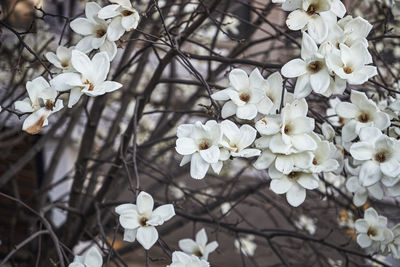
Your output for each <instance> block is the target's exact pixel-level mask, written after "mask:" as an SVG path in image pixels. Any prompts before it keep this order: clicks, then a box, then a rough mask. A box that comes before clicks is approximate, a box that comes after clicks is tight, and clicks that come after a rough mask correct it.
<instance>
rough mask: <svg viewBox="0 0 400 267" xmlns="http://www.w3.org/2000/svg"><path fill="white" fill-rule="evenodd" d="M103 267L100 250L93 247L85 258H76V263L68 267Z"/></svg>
mask: <svg viewBox="0 0 400 267" xmlns="http://www.w3.org/2000/svg"><path fill="white" fill-rule="evenodd" d="M101 266H103V257H102V255H101V253H100V252H99V249H98V248H97V247H95V246H93V247H91V248H90V249H89V250H88V252H87V253H86V254H85V256H75V258H74V261H73V262H72V263H70V264H69V265H68V267H101Z"/></svg>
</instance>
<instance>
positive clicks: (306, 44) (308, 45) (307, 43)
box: [301, 32, 318, 60]
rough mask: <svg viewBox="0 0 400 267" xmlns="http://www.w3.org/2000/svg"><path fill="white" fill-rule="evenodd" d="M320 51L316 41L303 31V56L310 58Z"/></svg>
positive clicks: (305, 58) (303, 57) (306, 58)
mask: <svg viewBox="0 0 400 267" xmlns="http://www.w3.org/2000/svg"><path fill="white" fill-rule="evenodd" d="M317 52H318V46H317V44H316V43H315V41H314V40H313V39H312V38H311V36H310V35H308V34H307V33H306V32H303V39H302V40H301V58H302V59H304V60H309V59H312V58H315V54H316V53H317Z"/></svg>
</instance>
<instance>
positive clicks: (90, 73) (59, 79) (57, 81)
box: [50, 50, 122, 107]
mask: <svg viewBox="0 0 400 267" xmlns="http://www.w3.org/2000/svg"><path fill="white" fill-rule="evenodd" d="M71 64H72V66H73V67H74V69H75V70H76V72H66V73H62V74H59V75H57V76H56V77H54V78H53V79H52V80H51V81H50V84H52V85H53V86H54V87H55V88H57V90H58V91H61V92H63V91H68V90H71V91H70V95H69V101H68V107H72V106H73V105H75V104H76V103H77V102H78V101H79V99H80V98H81V96H82V95H83V94H85V95H88V96H98V95H104V94H105V93H110V92H113V91H115V90H117V89H119V88H121V87H122V84H120V83H118V82H114V81H106V78H107V75H108V72H109V71H110V61H109V58H108V55H107V53H105V52H100V53H97V54H95V55H94V56H93V58H92V59H90V58H89V57H88V56H87V55H86V54H84V53H82V52H81V51H78V50H73V51H72V57H71Z"/></svg>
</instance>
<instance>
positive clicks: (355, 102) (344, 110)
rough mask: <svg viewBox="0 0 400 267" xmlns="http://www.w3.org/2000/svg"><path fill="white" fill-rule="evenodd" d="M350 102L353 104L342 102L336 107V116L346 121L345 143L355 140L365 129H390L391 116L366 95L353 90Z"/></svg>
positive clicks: (343, 129) (344, 129)
mask: <svg viewBox="0 0 400 267" xmlns="http://www.w3.org/2000/svg"><path fill="white" fill-rule="evenodd" d="M350 100H351V103H348V102H341V103H338V104H337V105H336V107H335V109H336V114H337V115H338V116H339V117H341V118H344V119H345V121H346V123H345V125H344V126H343V128H342V138H343V141H344V142H348V141H352V140H354V139H355V138H356V137H357V135H358V134H359V133H360V130H361V129H362V128H363V127H367V126H374V127H376V128H378V129H380V130H384V129H386V128H387V127H389V125H390V119H389V115H387V114H386V113H385V112H382V111H380V110H379V108H378V107H377V106H376V104H375V103H374V102H373V101H372V100H371V99H368V97H367V96H366V95H365V93H362V92H358V91H354V90H352V91H351V95H350Z"/></svg>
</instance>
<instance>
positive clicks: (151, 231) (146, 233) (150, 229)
mask: <svg viewBox="0 0 400 267" xmlns="http://www.w3.org/2000/svg"><path fill="white" fill-rule="evenodd" d="M136 239H137V241H138V242H139V243H140V244H141V245H142V246H143V248H144V249H146V250H149V249H150V248H151V247H152V246H153V245H154V244H155V243H156V242H157V240H158V232H157V230H156V228H155V227H154V226H146V227H139V229H138V230H137V233H136Z"/></svg>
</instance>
